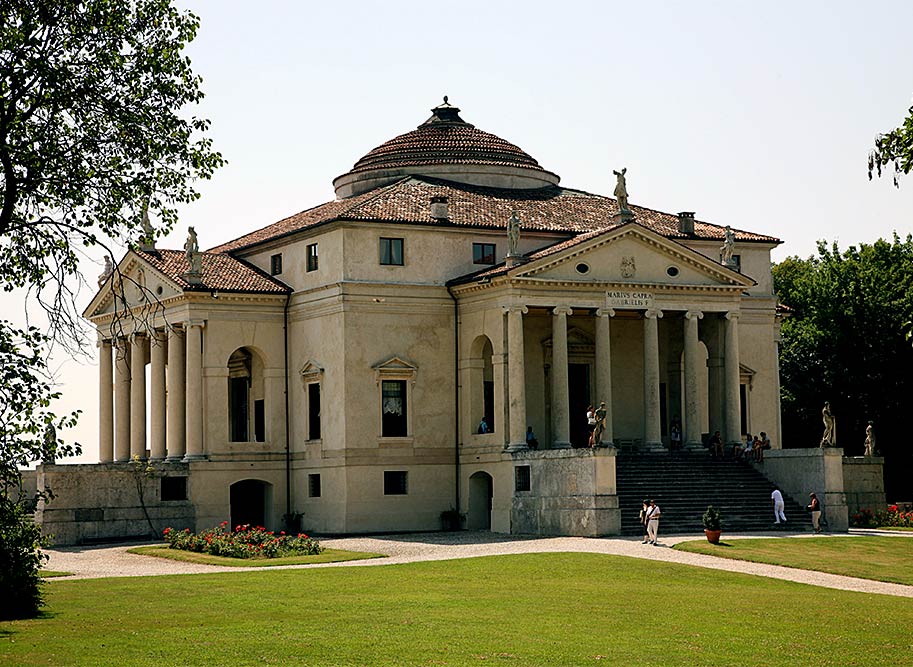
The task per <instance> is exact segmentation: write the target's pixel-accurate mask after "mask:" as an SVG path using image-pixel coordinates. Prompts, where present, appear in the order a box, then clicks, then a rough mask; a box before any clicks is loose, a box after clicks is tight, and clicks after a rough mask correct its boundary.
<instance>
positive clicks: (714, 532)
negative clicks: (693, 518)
mask: <svg viewBox="0 0 913 667" xmlns="http://www.w3.org/2000/svg"><path fill="white" fill-rule="evenodd" d="M701 523H702V524H703V526H704V534H705V535H706V536H707V541H708V542H710V543H711V544H719V543H720V535H721V534H722V532H723V519H722V518H721V517H720V511H719V510H718V509H717V508H715V507H714V506H713V505H708V506H707V511H706V512H704V516H703V517H702V518H701Z"/></svg>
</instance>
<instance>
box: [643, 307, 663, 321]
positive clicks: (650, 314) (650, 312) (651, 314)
mask: <svg viewBox="0 0 913 667" xmlns="http://www.w3.org/2000/svg"><path fill="white" fill-rule="evenodd" d="M662 316H663V311H661V310H659V309H658V308H649V309H647V310H645V311H644V317H646V318H647V319H650V320H652V319H654V318H655V319H660V318H661V317H662Z"/></svg>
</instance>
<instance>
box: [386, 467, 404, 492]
mask: <svg viewBox="0 0 913 667" xmlns="http://www.w3.org/2000/svg"><path fill="white" fill-rule="evenodd" d="M406 493H407V488H406V471H405V470H384V495H385V496H404V495H406Z"/></svg>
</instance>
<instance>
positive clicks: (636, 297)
mask: <svg viewBox="0 0 913 667" xmlns="http://www.w3.org/2000/svg"><path fill="white" fill-rule="evenodd" d="M606 307H608V308H620V309H623V308H652V307H653V294H651V293H650V292H628V291H613V292H606Z"/></svg>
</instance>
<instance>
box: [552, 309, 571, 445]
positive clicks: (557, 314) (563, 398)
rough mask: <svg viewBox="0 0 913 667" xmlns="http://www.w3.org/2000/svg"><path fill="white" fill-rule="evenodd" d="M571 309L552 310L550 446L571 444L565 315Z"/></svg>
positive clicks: (569, 312)
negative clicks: (551, 432) (551, 433)
mask: <svg viewBox="0 0 913 667" xmlns="http://www.w3.org/2000/svg"><path fill="white" fill-rule="evenodd" d="M572 312H573V311H571V309H570V308H568V307H567V306H558V307H557V308H555V309H554V310H553V311H552V431H553V437H552V448H553V449H568V448H570V446H571V419H570V409H569V407H568V405H569V399H568V377H567V316H568V315H570V314H571V313H572Z"/></svg>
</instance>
